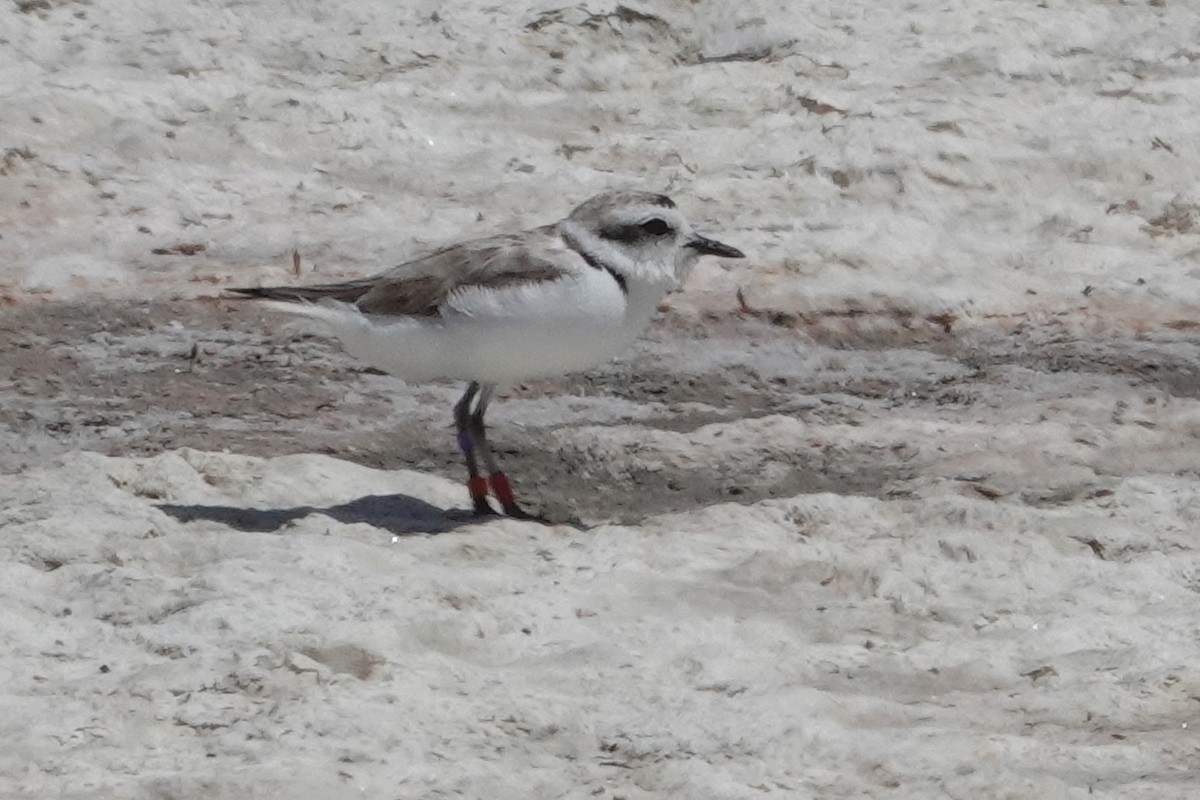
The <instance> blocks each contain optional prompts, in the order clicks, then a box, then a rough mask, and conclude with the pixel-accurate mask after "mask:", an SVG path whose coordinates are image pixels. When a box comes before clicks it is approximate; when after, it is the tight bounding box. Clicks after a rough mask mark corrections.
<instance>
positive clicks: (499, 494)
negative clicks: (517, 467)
mask: <svg viewBox="0 0 1200 800" xmlns="http://www.w3.org/2000/svg"><path fill="white" fill-rule="evenodd" d="M488 481H489V482H490V483H491V484H492V494H494V495H496V499H497V500H499V501H500V505H502V506H504V507H505V508H509V507H511V506H514V505H516V502H517V501H516V500H514V499H513V493H512V487H511V486H509V485H508V478H507V477H506V476H505V475H504V473H503V472H496V473H494V474H493V475H492V476H491V477H490V478H488Z"/></svg>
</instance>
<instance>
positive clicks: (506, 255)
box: [228, 226, 573, 316]
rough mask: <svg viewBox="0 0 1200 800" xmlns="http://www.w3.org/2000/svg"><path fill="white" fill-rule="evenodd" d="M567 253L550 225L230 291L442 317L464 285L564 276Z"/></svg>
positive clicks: (494, 284) (368, 311)
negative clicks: (302, 282) (345, 276)
mask: <svg viewBox="0 0 1200 800" xmlns="http://www.w3.org/2000/svg"><path fill="white" fill-rule="evenodd" d="M566 252H568V250H567V247H566V245H564V244H563V243H562V239H561V237H559V235H558V233H557V231H556V229H555V228H554V227H553V226H548V227H545V228H538V229H536V230H533V231H529V232H528V233H526V234H524V235H520V236H512V235H509V236H493V237H491V238H488V239H478V240H476V241H473V242H465V243H463V244H458V245H454V246H453V247H447V248H446V249H444V250H439V251H437V252H435V253H431V254H430V255H428V256H425V257H424V258H419V259H416V260H415V261H408V262H406V263H404V264H401V265H399V266H397V267H393V268H392V269H389V270H388V271H387V272H382V273H380V274H378V275H373V276H371V277H368V278H359V279H358V280H352V281H343V282H341V283H326V284H320V285H317V286H264V287H248V288H241V289H229V290H228V291H230V292H234V293H235V294H238V295H241V296H243V297H248V298H255V299H263V300H285V301H292V302H297V301H310V302H312V301H318V300H326V299H328V300H340V301H342V302H344V303H353V304H355V305H357V306H358V308H359V309H360V310H361V311H362V312H363V313H366V314H384V315H395V316H436V315H437V314H438V313H439V309H440V307H441V306H442V304H443V303H444V302H445V301H446V298H448V297H449V296H450V294H451V293H452V292H455V291H457V290H459V289H464V288H467V287H479V288H486V289H503V288H507V287H511V286H516V285H520V284H525V283H537V282H540V281H549V280H555V279H557V278H560V277H562V276H563V275H564V274H565V270H564V269H563V268H562V267H561V266H558V264H556V260H557V259H556V258H555V256H557V255H559V254H560V253H566ZM572 254H573V253H572ZM559 263H561V261H559Z"/></svg>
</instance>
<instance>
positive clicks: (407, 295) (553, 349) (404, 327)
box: [230, 192, 743, 517]
mask: <svg viewBox="0 0 1200 800" xmlns="http://www.w3.org/2000/svg"><path fill="white" fill-rule="evenodd" d="M701 255H713V256H722V257H724V258H743V255H742V253H741V251H739V250H736V249H734V248H732V247H730V246H729V245H727V244H722V243H721V242H718V241H714V240H712V239H707V238H705V237H703V236H701V235H699V234H697V233H696V232H694V231H693V230H692V227H691V225H689V224H688V222H687V220H686V219H684V217H683V215H682V214H681V213H680V212H679V210H678V208H676V206H675V203H673V202H672V201H671V199H670V198H669V197H665V196H663V195H660V194H650V193H647V192H609V193H606V194H602V195H598V196H596V197H593V198H592V199H591V200H588V201H587V202H586V203H584V204H583V205H581V206H579V207H578V208H576V209H575V210H574V211H572V212H571V215H570V216H568V217H567V218H566V219H564V220H562V221H561V222H557V223H555V224H553V225H546V226H543V227H540V228H534V229H532V230H528V231H524V232H521V233H516V234H506V235H500V236H492V237H490V238H486V239H477V240H474V241H469V242H464V243H462V244H457V245H454V246H452V247H447V248H445V249H443V250H438V251H437V252H435V253H432V254H430V255H428V256H425V257H424V258H419V259H417V260H415V261H409V262H407V263H404V264H401V265H400V266H398V267H393V268H392V269H390V270H388V271H386V272H382V273H380V274H378V275H374V276H372V277H369V278H361V279H359V280H352V281H345V282H343V283H331V284H324V285H320V286H298V287H290V286H272V287H262V288H245V289H232V290H230V291H232V292H235V293H237V294H238V295H240V296H244V297H251V298H261V299H266V300H281V301H286V305H285V304H276V305H277V306H278V307H280V308H284V309H285V310H288V311H292V312H295V313H300V314H305V315H308V316H310V317H315V318H317V319H319V320H321V321H322V322H323V323H325V324H326V325H327V326H328V327H329V329H330V330H331V332H332V333H333V334H334V335H335V336H337V338H338V339H340V340H341V342H342V345H343V346H344V347H345V349H346V351H347V352H348V353H350V355H352V356H354V357H356V358H358V359H360V360H362V361H365V362H366V363H368V364H370V365H372V366H374V367H377V368H378V369H382V370H384V371H386V372H390V373H391V374H393V375H396V376H397V377H400V378H403V379H405V380H412V381H420V380H431V379H435V378H450V379H455V380H464V381H468V386H467V390H466V393H464V394H463V396H462V399H461V400H459V401H458V403H457V404H456V405H455V407H454V423H455V426H456V428H457V430H458V446H459V448H460V449H461V450H462V452H463V456H464V458H465V460H466V464H467V474H468V476H469V480H468V481H467V488H468V490H469V491H470V495H471V501H472V503H473V504H474V508H475V512H476V513H478V514H494V513H495V511H494V510H493V509H492V507H491V505H490V504H489V503H488V500H487V495H488V488H489V486H490V488H491V492H492V494H493V495H495V497H496V499H497V500H499V501H500V504H501V505H502V506H503V508H504V511H505V513H507V514H509V515H510V516H514V517H527V516H528V515H527V514H526V513H525V512H524V511H522V510H521V507H520V506H518V505H517V502H516V500H514V499H513V493H512V488H511V487H510V485H509V482H508V479H507V478H506V477H505V475H504V473H503V472H501V471H500V469H499V467H498V466H497V464H496V459H495V457H494V456H493V455H492V451H491V448H490V447H489V446H488V441H487V435H486V431H485V428H484V422H483V416H484V413H485V412H486V411H487V407H488V403H489V402H490V401H491V399H492V394H493V393H494V392H495V390H496V387H497V386H498V385H503V384H509V383H512V382H514V381H519V380H524V379H528V378H535V377H543V376H548V375H559V374H563V373H567V372H573V371H576V370H581V369H586V368H588V367H592V366H595V365H596V364H599V363H602V362H604V361H606V360H608V359H610V358H612V357H613V356H614V355H616V353H617V352H618V351H619V350H621V349H622V348H623V347H625V346H626V345H628V344H629V343H630V342H632V341H633V340H634V339H635V338H637V337H638V336H639V335H640V334H641V332H642V331H643V329H645V327H646V325H647V324H648V323H649V322H650V317H651V316H652V315H653V314H654V311H655V309H656V308H657V307H658V304H659V302H660V301H661V300H662V298H663V296H664V295H666V293H667V292H669V291H671V290H672V289H675V288H677V287H678V286H679V285H680V284H681V283H682V282H683V280H684V279H685V278H686V277H687V275H688V273H689V272H690V271H691V269H692V267H693V266H694V265H695V263H696V260H697V259H698V258H699V257H700V256H701ZM472 401H474V406H473V407H472ZM477 455H478V457H479V458H481V459H482V460H483V466H484V469H485V470H486V471H487V477H486V478H485V477H483V476H482V475H481V473H480V469H479V463H478V459H477Z"/></svg>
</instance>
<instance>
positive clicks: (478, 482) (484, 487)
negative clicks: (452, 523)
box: [467, 475, 488, 500]
mask: <svg viewBox="0 0 1200 800" xmlns="http://www.w3.org/2000/svg"><path fill="white" fill-rule="evenodd" d="M467 491H469V492H470V493H471V499H472V500H482V499H483V498H485V497H487V493H488V484H487V478H485V477H483V476H482V475H480V476H479V477H476V478H471V479H470V480H469V481H467Z"/></svg>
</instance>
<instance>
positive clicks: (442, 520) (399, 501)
mask: <svg viewBox="0 0 1200 800" xmlns="http://www.w3.org/2000/svg"><path fill="white" fill-rule="evenodd" d="M155 507H156V508H158V509H159V510H161V511H162V512H163V513H165V514H167V515H169V516H171V517H174V518H175V519H177V520H179V521H180V522H194V521H196V520H205V521H207V522H217V523H220V524H222V525H226V526H228V527H230V528H234V529H235V530H239V531H246V532H247V533H276V532H279V531H280V530H281V529H283V528H285V527H286V526H287V525H288V524H289V523H291V522H292V521H293V520H297V519H303V518H304V517H307V516H310V515H312V514H323V515H324V516H326V517H329V518H331V519H335V520H337V521H338V522H343V523H347V524H351V523H355V522H365V523H366V524H368V525H371V526H372V527H375V528H379V529H380V530H382V531H388V532H389V533H393V534H398V535H411V534H420V533H445V532H446V531H450V530H453V529H455V528H457V527H459V526H461V525H466V524H470V523H473V522H477V521H478V520H477V519H476V518H474V517H472V516H470V515H469V514H468V512H466V511H463V512H461V514H462V516H461V517H460V516H459V515H458V514H456V513H455V512H454V511H449V512H447V511H446V510H445V509H441V508H438V507H437V506H435V505H431V504H430V503H426V502H425V501H424V500H418V499H417V498H415V497H409V496H408V495H404V494H392V495H368V496H366V497H360V498H359V499H357V500H351V501H350V502H349V503H342V504H341V505H336V506H325V507H320V506H295V507H292V508H245V507H240V506H200V505H179V504H176V503H159V504H157V505H156V506H155Z"/></svg>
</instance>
